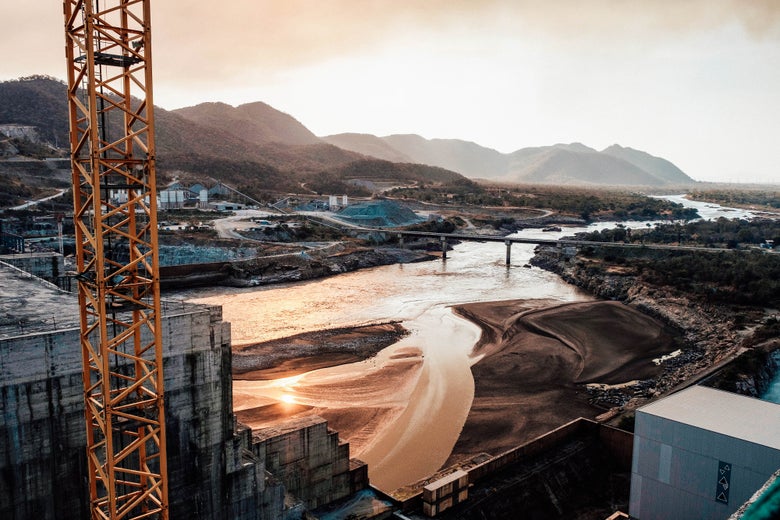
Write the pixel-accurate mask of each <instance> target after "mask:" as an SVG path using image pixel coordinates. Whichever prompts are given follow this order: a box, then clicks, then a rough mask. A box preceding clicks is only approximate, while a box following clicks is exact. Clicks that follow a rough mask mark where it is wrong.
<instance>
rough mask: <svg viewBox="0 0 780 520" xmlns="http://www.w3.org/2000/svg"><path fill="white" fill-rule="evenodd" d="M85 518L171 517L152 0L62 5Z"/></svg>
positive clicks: (71, 0)
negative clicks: (86, 479) (82, 409)
mask: <svg viewBox="0 0 780 520" xmlns="http://www.w3.org/2000/svg"><path fill="white" fill-rule="evenodd" d="M64 16H65V37H66V44H65V53H66V60H67V66H68V71H67V72H68V110H69V118H70V147H71V168H72V185H73V208H74V223H75V229H76V231H75V233H76V262H77V271H78V275H77V278H78V299H79V310H80V324H81V349H82V361H83V378H84V399H85V420H86V429H87V467H88V472H89V492H90V503H91V511H92V518H93V519H103V518H110V519H120V518H128V519H131V518H132V519H134V518H161V519H167V518H168V496H167V495H168V491H167V489H168V488H167V480H168V479H167V461H166V451H165V410H164V408H165V407H164V402H163V395H164V389H163V371H162V368H163V366H162V365H163V361H162V335H161V307H160V289H159V249H158V245H157V202H156V179H155V178H156V176H155V140H154V110H153V107H154V103H153V98H152V61H151V30H150V22H149V20H150V9H149V0H101V1H98V0H64Z"/></svg>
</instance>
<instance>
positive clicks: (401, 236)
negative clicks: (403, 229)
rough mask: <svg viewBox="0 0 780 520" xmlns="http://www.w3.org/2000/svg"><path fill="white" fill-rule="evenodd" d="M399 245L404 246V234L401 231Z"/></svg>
mask: <svg viewBox="0 0 780 520" xmlns="http://www.w3.org/2000/svg"><path fill="white" fill-rule="evenodd" d="M398 247H400V248H401V249H403V248H404V236H403V235H402V234H400V233H399V234H398Z"/></svg>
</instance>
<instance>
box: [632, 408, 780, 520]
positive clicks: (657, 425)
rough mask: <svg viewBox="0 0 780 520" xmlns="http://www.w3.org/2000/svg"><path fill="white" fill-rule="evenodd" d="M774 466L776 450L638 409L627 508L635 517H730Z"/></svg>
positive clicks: (778, 461) (779, 454)
mask: <svg viewBox="0 0 780 520" xmlns="http://www.w3.org/2000/svg"><path fill="white" fill-rule="evenodd" d="M746 399H748V398H746ZM725 420H727V419H726V418H724V421H725ZM778 433H780V432H778ZM724 463H725V464H728V468H726V467H725V466H723V464H724ZM778 467H780V451H778V450H776V449H773V448H771V447H767V446H763V445H760V444H756V443H753V442H749V441H746V440H742V439H738V438H735V437H732V436H728V435H723V434H720V433H717V432H714V431H710V430H706V429H702V428H699V427H695V426H691V425H689V424H683V423H681V422H677V421H673V420H669V419H667V418H664V417H659V416H657V415H650V414H647V413H643V412H642V410H641V409H640V410H639V411H637V414H636V425H635V429H634V457H633V465H632V470H631V503H630V509H629V513H630V514H631V517H632V518H637V519H639V520H654V519H659V520H661V519H668V518H697V519H708V518H711V519H723V518H728V516H729V515H731V514H732V513H734V512H735V511H736V510H737V508H738V507H739V506H740V505H742V504H743V503H744V502H745V501H747V500H748V499H749V498H750V497H751V495H752V494H753V493H754V492H755V491H756V490H757V489H758V488H760V487H761V486H762V485H763V484H764V482H766V480H767V478H769V476H770V475H772V473H773V472H774V471H776V470H777V468H778ZM721 470H723V471H721ZM726 470H728V471H726ZM726 473H728V474H726ZM724 477H726V481H727V484H728V488H727V493H726V495H724V496H723V497H721V499H718V497H719V495H720V493H721V492H722V491H723V490H724V489H723V486H722V484H721V486H720V487H719V485H718V482H719V480H720V479H721V478H724ZM724 497H725V498H727V502H724V501H723V498H724Z"/></svg>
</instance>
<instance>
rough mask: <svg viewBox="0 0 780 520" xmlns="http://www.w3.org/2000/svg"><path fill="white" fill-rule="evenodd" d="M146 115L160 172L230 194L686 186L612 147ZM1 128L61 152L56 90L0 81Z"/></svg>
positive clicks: (675, 175)
mask: <svg viewBox="0 0 780 520" xmlns="http://www.w3.org/2000/svg"><path fill="white" fill-rule="evenodd" d="M155 116H156V141H157V143H156V144H157V157H158V165H159V167H160V169H161V170H164V171H165V170H167V171H171V172H176V171H179V172H190V173H193V174H195V175H209V176H211V177H214V178H217V179H220V180H223V181H225V182H231V183H234V184H237V185H246V184H249V185H253V186H255V187H260V186H261V185H266V186H270V187H272V188H273V189H294V188H296V187H300V186H301V185H302V184H304V185H306V186H307V187H309V188H312V187H313V186H318V185H319V186H320V187H321V188H322V189H331V188H332V189H333V190H334V191H336V190H337V188H341V189H343V190H345V191H349V192H352V193H355V190H358V188H357V187H356V185H355V184H353V183H351V181H353V180H355V179H369V180H370V179H380V178H381V179H382V180H391V179H398V180H402V179H403V180H405V181H407V182H415V181H416V182H434V183H441V184H447V183H456V184H459V185H461V186H463V185H464V184H469V183H470V181H468V179H486V180H491V181H498V182H518V183H548V184H549V183H555V184H569V185H590V186H598V185H611V186H616V185H624V186H669V185H676V184H691V183H693V182H694V181H693V180H692V179H691V178H690V177H688V176H687V175H685V174H684V173H683V172H682V171H680V169H679V168H677V167H676V166H674V164H672V163H671V162H669V161H667V160H665V159H662V158H659V157H654V156H652V155H650V154H648V153H646V152H642V151H639V150H634V149H632V148H624V147H621V146H619V145H613V146H610V147H609V148H606V149H605V150H601V151H598V150H595V149H592V148H589V147H587V146H585V145H582V144H579V143H573V144H556V145H551V146H543V147H537V148H522V149H519V150H517V151H515V152H512V153H509V154H502V153H500V152H498V151H496V150H493V149H490V148H486V147H483V146H480V145H478V144H476V143H473V142H469V141H462V140H457V139H425V138H423V137H421V136H419V135H390V136H385V137H378V136H374V135H368V134H338V135H330V136H325V137H318V136H316V135H314V134H313V133H312V132H311V131H310V130H309V129H308V128H306V127H305V126H304V125H303V124H302V123H300V122H299V121H298V120H296V119H295V118H294V117H292V116H290V115H288V114H285V113H283V112H280V111H278V110H276V109H274V108H273V107H271V106H269V105H267V104H265V103H262V102H255V103H248V104H244V105H240V106H238V107H233V106H231V105H228V104H225V103H202V104H199V105H197V106H193V107H187V108H181V109H177V110H172V111H168V110H164V109H162V108H160V107H155ZM117 123H118V122H117ZM9 124H15V125H29V126H32V127H35V128H36V130H37V132H36V134H37V135H38V136H40V139H42V140H44V141H45V142H47V143H49V144H54V145H59V146H60V147H61V148H62V147H66V146H67V144H66V143H67V135H68V131H67V128H68V122H67V94H66V85H65V84H64V83H62V82H61V81H58V80H56V79H54V78H49V77H45V76H33V77H29V78H22V79H20V80H14V81H6V82H0V128H2V126H3V125H9ZM110 125H111V122H110V121H109V126H110ZM0 137H1V136H0ZM0 140H1V139H0ZM323 182H324V183H325V185H323ZM267 189H268V188H267Z"/></svg>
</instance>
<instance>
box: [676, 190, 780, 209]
mask: <svg viewBox="0 0 780 520" xmlns="http://www.w3.org/2000/svg"><path fill="white" fill-rule="evenodd" d="M690 196H691V198H692V199H694V200H702V201H705V202H713V203H715V204H723V205H725V206H743V207H744V206H751V207H765V208H772V209H780V191H776V190H736V189H731V190H702V191H693V192H691V193H690Z"/></svg>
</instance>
